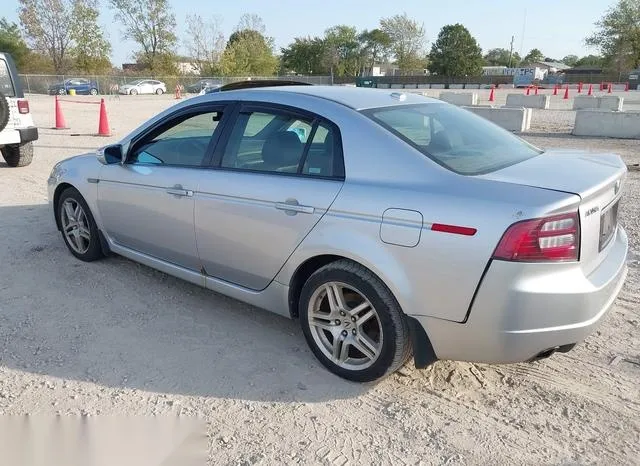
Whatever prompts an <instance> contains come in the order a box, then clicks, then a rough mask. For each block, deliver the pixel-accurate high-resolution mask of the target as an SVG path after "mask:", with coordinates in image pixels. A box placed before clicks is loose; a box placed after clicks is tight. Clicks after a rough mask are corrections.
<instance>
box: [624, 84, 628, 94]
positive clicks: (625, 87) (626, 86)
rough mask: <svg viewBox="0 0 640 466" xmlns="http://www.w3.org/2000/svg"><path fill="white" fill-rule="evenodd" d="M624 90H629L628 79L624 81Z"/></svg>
mask: <svg viewBox="0 0 640 466" xmlns="http://www.w3.org/2000/svg"><path fill="white" fill-rule="evenodd" d="M624 91H625V92H629V81H627V82H626V83H624Z"/></svg>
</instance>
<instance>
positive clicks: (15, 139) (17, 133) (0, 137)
mask: <svg viewBox="0 0 640 466" xmlns="http://www.w3.org/2000/svg"><path fill="white" fill-rule="evenodd" d="M37 139H38V128H37V127H35V126H29V127H27V128H19V129H7V128H5V129H4V130H3V131H1V132H0V146H4V145H9V144H26V143H27V142H31V141H36V140H37Z"/></svg>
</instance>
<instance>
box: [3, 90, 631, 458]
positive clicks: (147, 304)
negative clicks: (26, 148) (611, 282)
mask: <svg viewBox="0 0 640 466" xmlns="http://www.w3.org/2000/svg"><path fill="white" fill-rule="evenodd" d="M75 99H76V100H80V101H95V99H92V98H87V97H76V98H75ZM174 102H175V101H174V100H172V99H171V98H170V97H167V96H164V97H161V98H157V97H155V96H154V97H142V96H138V97H122V98H121V99H119V100H109V99H107V106H108V112H109V117H110V123H111V127H112V130H113V131H114V137H112V138H110V139H109V138H97V137H94V136H92V134H93V133H95V132H96V131H97V127H98V106H97V105H86V104H73V103H68V102H65V103H63V110H64V113H65V117H66V120H67V123H68V125H69V126H70V127H71V129H70V130H66V131H61V132H57V131H54V130H51V129H49V128H50V127H51V126H52V125H53V98H51V97H45V96H37V97H32V98H31V106H32V111H33V112H34V115H35V118H36V120H37V124H38V125H39V127H40V128H41V129H40V134H41V138H40V140H39V141H38V142H37V146H36V150H35V157H34V161H33V164H32V165H30V166H29V167H26V168H22V169H10V168H8V167H7V166H6V165H5V164H3V163H0V242H1V243H2V244H3V247H2V248H0V264H1V266H0V414H24V413H31V414H34V413H44V414H53V413H61V414H87V415H96V414H141V415H153V414H158V415H176V414H180V415H184V416H199V417H202V418H204V419H206V420H207V422H208V425H209V434H210V451H209V454H210V461H211V463H212V464H217V465H222V464H296V463H300V464H331V465H344V464H371V463H373V464H397V465H400V464H449V465H451V464H543V463H544V464H568V463H571V464H595V463H597V464H611V465H613V464H625V465H632V464H639V462H640V213H639V211H640V207H639V206H640V172H639V171H632V172H630V173H629V180H628V183H627V186H626V197H625V199H624V202H623V205H622V223H623V224H624V225H625V227H626V229H627V232H628V233H629V236H630V239H631V248H632V250H631V255H630V258H629V266H630V268H629V278H628V281H627V283H626V285H625V287H624V289H623V291H622V294H621V296H620V298H619V299H618V301H617V302H616V304H615V306H614V307H613V309H612V311H611V312H610V314H609V315H608V317H607V318H606V320H605V321H604V323H603V324H602V326H601V327H600V329H599V330H598V331H597V332H596V333H595V334H594V335H592V336H591V337H590V338H589V339H588V340H587V341H586V342H585V343H583V344H580V345H579V346H578V347H576V349H575V350H574V351H572V352H571V353H569V354H566V355H557V356H554V357H552V358H551V359H547V360H544V361H540V362H537V363H533V364H520V365H510V366H485V365H479V364H464V363H453V362H438V363H437V364H435V365H434V366H432V367H430V368H429V369H427V370H422V371H418V370H415V369H413V368H412V367H410V366H408V367H405V368H404V369H402V370H401V371H400V372H399V373H398V374H396V375H394V376H392V377H389V378H388V379H386V380H384V381H383V382H381V383H379V384H377V385H356V384H352V383H348V382H345V381H343V380H341V379H339V378H337V377H335V376H333V375H331V374H330V373H328V372H327V371H325V370H324V369H323V368H322V367H321V366H320V365H319V364H318V363H317V362H316V360H315V359H314V357H313V355H312V354H311V352H310V351H309V350H308V349H307V347H306V344H305V342H304V339H303V337H302V334H301V332H300V331H299V328H298V324H297V322H293V321H289V320H286V319H284V318H281V317H278V316H275V315H271V314H268V313H266V312H262V311H258V310H256V309H254V308H251V307H250V306H247V305H244V304H241V303H238V302H236V301H233V300H231V299H228V298H225V297H222V296H219V295H216V294H214V293H211V292H209V291H206V290H203V289H200V288H197V287H195V286H192V285H190V284H188V283H185V282H183V281H180V280H178V279H174V278H171V277H169V276H166V275H164V274H162V273H159V272H156V271H154V270H151V269H149V268H147V267H144V266H141V265H138V264H135V263H133V262H131V261H129V260H126V259H123V258H118V257H114V258H110V259H108V260H104V261H100V262H97V263H92V264H86V263H82V262H80V261H78V260H76V259H74V258H73V257H72V256H71V254H69V253H68V252H67V250H66V248H65V246H64V244H63V241H62V239H61V237H60V235H59V233H58V232H57V231H56V230H55V227H54V223H53V218H52V214H51V212H50V210H49V208H48V206H47V203H46V202H47V201H46V178H47V176H48V174H49V171H50V170H51V167H52V165H53V164H54V163H55V162H56V161H58V160H61V159H63V158H65V157H67V156H70V155H72V154H75V153H79V152H85V151H88V150H90V149H92V148H95V147H97V146H99V145H102V144H105V143H107V142H109V141H110V140H115V139H116V138H117V137H119V136H122V135H124V134H125V132H127V131H129V130H130V129H132V128H134V127H135V126H137V125H138V124H139V123H141V122H142V121H143V120H144V119H146V118H148V117H150V116H151V115H153V114H154V113H156V112H158V111H159V110H161V109H163V108H166V107H167V106H169V105H171V104H173V103H174ZM570 114H571V112H568V111H566V110H558V111H555V112H554V111H549V113H547V114H545V113H544V112H542V113H540V112H538V113H537V114H536V120H535V121H537V122H542V123H538V124H537V125H536V126H535V128H534V130H535V131H537V132H538V133H539V134H538V135H536V134H531V135H528V136H527V139H529V140H531V141H532V142H534V143H535V144H537V145H540V146H543V147H553V146H555V147H574V148H582V149H585V150H602V151H615V152H618V153H620V154H621V155H622V156H623V157H624V158H625V160H626V161H627V163H630V164H631V163H639V162H640V141H620V140H602V139H579V138H573V137H570V136H568V135H567V134H563V131H565V128H562V127H559V126H558V125H557V124H554V125H552V124H550V123H549V124H547V123H544V122H549V121H552V120H553V119H554V118H560V117H562V118H564V119H566V120H567V121H568V120H570ZM558 115H560V117H559V116H558ZM72 134H80V135H79V136H73V135H72ZM541 312H544V310H541ZM549 312H551V310H549Z"/></svg>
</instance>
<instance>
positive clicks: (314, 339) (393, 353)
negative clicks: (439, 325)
mask: <svg viewBox="0 0 640 466" xmlns="http://www.w3.org/2000/svg"><path fill="white" fill-rule="evenodd" d="M332 290H333V291H332ZM336 296H339V298H337V299H336V298H335V297H336ZM334 308H335V309H334ZM359 309H360V310H359ZM299 316H300V324H301V326H302V331H303V333H304V336H305V339H306V340H307V344H308V345H309V347H310V348H311V351H313V353H314V355H315V356H316V357H317V358H318V360H320V362H321V363H322V364H323V365H324V366H325V367H326V368H327V369H329V370H330V371H331V372H333V373H334V374H336V375H338V376H340V377H342V378H345V379H347V380H352V381H356V382H372V381H376V380H380V379H382V378H384V377H386V376H388V375H389V374H391V373H393V372H395V371H396V370H398V369H399V368H400V367H402V366H403V365H404V364H405V363H406V362H407V361H408V359H409V358H410V357H411V355H412V346H411V341H410V338H409V327H408V325H407V320H406V317H405V315H404V313H403V312H402V310H401V309H400V305H399V304H398V302H397V301H396V299H395V297H394V296H393V294H392V293H391V291H390V290H389V289H388V288H387V287H386V285H385V284H384V283H383V282H382V281H381V280H380V279H379V278H378V277H377V276H375V275H374V274H373V273H372V272H371V271H370V270H368V269H367V268H365V267H363V266H362V265H360V264H357V263H355V262H352V261H349V260H340V261H336V262H332V263H330V264H328V265H326V266H324V267H322V268H320V269H318V270H317V271H316V272H315V273H313V275H311V277H309V279H308V280H307V282H306V283H305V284H304V286H303V288H302V292H301V294H300V301H299ZM345 348H346V349H345Z"/></svg>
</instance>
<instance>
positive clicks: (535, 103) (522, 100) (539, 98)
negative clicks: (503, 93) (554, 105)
mask: <svg viewBox="0 0 640 466" xmlns="http://www.w3.org/2000/svg"><path fill="white" fill-rule="evenodd" d="M550 102H551V96H549V95H543V94H538V95H526V94H507V104H506V106H507V107H514V108H518V107H525V108H542V109H545V110H548V109H549V103H550Z"/></svg>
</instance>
